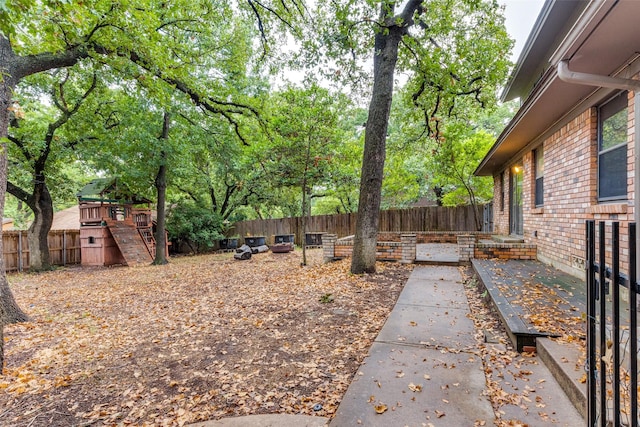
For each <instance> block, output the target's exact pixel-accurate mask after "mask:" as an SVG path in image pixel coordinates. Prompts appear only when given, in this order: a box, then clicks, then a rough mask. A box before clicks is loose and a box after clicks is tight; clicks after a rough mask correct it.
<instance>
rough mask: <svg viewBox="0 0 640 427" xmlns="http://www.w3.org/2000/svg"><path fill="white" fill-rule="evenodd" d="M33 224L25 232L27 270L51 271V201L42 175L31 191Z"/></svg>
mask: <svg viewBox="0 0 640 427" xmlns="http://www.w3.org/2000/svg"><path fill="white" fill-rule="evenodd" d="M31 208H32V210H33V214H34V218H33V222H32V223H31V226H30V227H29V230H28V232H27V240H28V241H29V270H30V271H42V270H50V269H51V255H50V253H49V242H48V236H49V231H50V230H51V224H53V200H52V199H51V194H50V193H49V189H48V188H47V184H45V182H44V175H43V174H41V175H38V177H37V178H36V184H35V187H34V189H33V203H32V206H31Z"/></svg>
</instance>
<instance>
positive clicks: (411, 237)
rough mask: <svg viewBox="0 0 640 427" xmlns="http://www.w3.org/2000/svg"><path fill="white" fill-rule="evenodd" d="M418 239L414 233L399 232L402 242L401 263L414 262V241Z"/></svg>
mask: <svg viewBox="0 0 640 427" xmlns="http://www.w3.org/2000/svg"><path fill="white" fill-rule="evenodd" d="M417 241H418V238H417V235H416V234H415V233H408V234H401V235H400V243H401V244H402V259H401V260H400V262H401V263H403V264H413V263H414V262H416V243H417Z"/></svg>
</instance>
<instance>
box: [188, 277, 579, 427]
mask: <svg viewBox="0 0 640 427" xmlns="http://www.w3.org/2000/svg"><path fill="white" fill-rule="evenodd" d="M469 312H470V310H469V304H468V301H467V298H466V295H465V292H464V285H463V283H462V278H461V275H460V271H459V270H458V268H457V267H452V266H416V267H415V269H414V270H413V272H412V273H411V276H410V277H409V280H408V281H407V283H406V285H405V287H404V289H403V291H402V293H401V294H400V296H399V298H398V301H397V303H396V305H395V307H394V308H393V310H392V311H391V314H390V316H389V318H388V319H387V322H386V323H385V325H384V326H383V328H382V330H381V331H380V333H379V335H378V337H377V338H376V340H375V342H374V343H373V345H372V346H371V348H370V350H369V354H368V356H367V357H366V358H365V360H364V361H363V363H362V365H361V366H360V369H359V370H358V372H357V373H356V375H355V376H354V379H353V381H352V383H351V385H350V386H349V388H348V390H347V392H346V394H345V396H344V398H343V400H342V402H341V404H340V406H339V407H338V410H337V412H336V415H335V417H334V418H333V419H332V420H331V421H330V422H329V420H328V419H326V418H321V417H301V416H299V417H298V416H291V415H263V416H251V417H240V418H230V419H223V420H218V421H209V422H205V423H200V424H197V426H198V427H214V426H215V427H235V426H240V425H242V426H251V427H267V426H294V425H295V426H309V427H311V426H313V427H316V426H322V425H326V423H327V422H329V426H330V427H348V426H359V425H363V426H373V427H375V426H384V427H395V426H411V427H413V426H433V427H438V426H447V427H449V426H474V425H485V426H491V425H494V420H495V419H496V414H495V413H494V411H493V408H492V407H491V404H490V403H489V400H488V398H487V397H486V396H485V391H486V390H487V382H486V377H485V373H484V366H483V361H482V358H481V357H482V356H480V353H479V352H478V342H477V340H476V338H475V334H476V330H475V328H474V324H473V322H472V321H471V320H470V319H469V318H468V317H467V315H468V314H469ZM514 362H515V363H513V364H506V365H507V366H506V368H504V366H503V368H504V369H503V370H502V371H498V369H499V368H498V366H497V365H498V364H502V362H500V361H492V360H488V361H487V363H488V364H495V365H496V372H502V373H503V374H500V375H502V378H499V379H498V381H502V382H503V383H504V387H503V389H504V390H505V392H506V393H505V394H506V396H505V397H509V396H510V395H513V396H525V397H524V399H525V400H521V401H517V400H514V401H513V402H512V403H504V404H503V406H502V407H501V408H500V411H501V414H499V415H498V416H501V417H502V418H503V419H506V420H508V419H512V420H519V421H520V422H521V423H524V425H529V426H532V427H535V426H546V425H556V426H565V427H574V426H575V427H578V426H583V425H584V420H583V419H582V418H581V417H580V415H579V414H578V412H577V411H576V410H575V408H574V407H573V405H572V404H571V403H570V401H569V400H568V398H567V397H566V395H565V394H564V392H563V391H562V389H561V388H560V387H559V385H558V384H557V382H556V381H555V380H554V378H553V375H552V374H551V373H550V372H549V370H548V369H547V368H546V367H545V365H544V364H543V363H541V362H539V361H538V358H537V357H532V358H529V359H527V360H525V361H517V362H516V361H514ZM527 396H528V397H527ZM514 425H516V424H514Z"/></svg>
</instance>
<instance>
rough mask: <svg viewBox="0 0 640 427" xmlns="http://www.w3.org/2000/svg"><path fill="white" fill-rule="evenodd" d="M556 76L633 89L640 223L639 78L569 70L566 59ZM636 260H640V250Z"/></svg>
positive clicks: (635, 208) (635, 186) (635, 204)
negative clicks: (633, 78)
mask: <svg viewBox="0 0 640 427" xmlns="http://www.w3.org/2000/svg"><path fill="white" fill-rule="evenodd" d="M558 77H559V78H560V80H562V81H564V82H567V83H576V84H582V85H588V86H597V87H605V88H610V89H620V90H630V91H633V94H634V96H633V143H634V150H633V157H634V159H633V160H634V165H633V220H634V221H635V223H636V224H639V225H640V135H639V131H640V80H632V79H624V78H620V77H610V76H600V75H597V74H588V73H578V72H575V71H571V70H569V61H568V60H566V59H565V60H562V61H560V62H558ZM636 245H637V247H640V233H639V234H638V235H637V236H636ZM636 260H637V261H638V262H640V252H638V255H637V256H636Z"/></svg>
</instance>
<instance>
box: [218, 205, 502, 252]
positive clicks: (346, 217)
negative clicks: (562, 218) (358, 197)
mask: <svg viewBox="0 0 640 427" xmlns="http://www.w3.org/2000/svg"><path fill="white" fill-rule="evenodd" d="M473 209H474V208H473V206H457V207H442V206H428V207H420V208H409V209H390V210H385V211H380V224H379V227H378V228H379V231H381V232H385V231H405V232H417V231H480V230H478V229H477V226H476V223H475V216H474V214H473ZM483 209H484V205H483V206H478V212H479V215H480V219H482V215H483ZM356 215H357V214H356V213H348V214H336V215H314V216H312V217H310V218H308V219H307V232H311V233H313V232H327V233H330V234H337V235H338V236H339V237H343V236H350V235H352V234H355V232H356ZM484 231H488V232H490V231H491V230H484ZM282 234H295V236H296V237H295V239H296V242H295V243H296V244H298V245H300V244H302V236H303V234H304V233H303V232H302V218H301V217H292V218H278V219H264V220H259V219H256V220H252V221H240V222H237V223H235V224H234V226H233V227H232V228H231V230H229V232H228V233H227V236H229V237H231V236H240V237H242V236H265V237H266V238H267V242H268V243H273V242H271V241H270V239H271V238H272V236H275V235H282Z"/></svg>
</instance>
